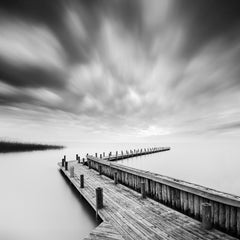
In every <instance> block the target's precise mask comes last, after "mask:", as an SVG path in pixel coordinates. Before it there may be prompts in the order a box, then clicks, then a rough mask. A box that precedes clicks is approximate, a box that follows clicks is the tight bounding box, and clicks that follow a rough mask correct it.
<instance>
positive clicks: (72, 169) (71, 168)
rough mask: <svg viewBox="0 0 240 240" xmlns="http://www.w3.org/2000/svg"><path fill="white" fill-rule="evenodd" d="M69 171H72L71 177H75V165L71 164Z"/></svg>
mask: <svg viewBox="0 0 240 240" xmlns="http://www.w3.org/2000/svg"><path fill="white" fill-rule="evenodd" d="M69 173H70V178H73V177H74V166H71V167H70V168H69Z"/></svg>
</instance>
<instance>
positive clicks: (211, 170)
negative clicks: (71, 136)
mask: <svg viewBox="0 0 240 240" xmlns="http://www.w3.org/2000/svg"><path fill="white" fill-rule="evenodd" d="M67 145H68V146H69V147H68V148H66V149H63V150H56V151H44V152H24V153H14V154H1V155H0V164H1V167H0V189H1V204H0V239H4V240H16V239H18V240H40V239H47V240H48V239H49V240H50V239H51V240H52V239H58V240H65V239H71V240H74V239H78V240H79V239H82V238H84V237H85V236H87V235H88V233H89V232H90V231H91V230H92V229H93V228H94V227H95V226H97V223H96V221H95V213H94V212H93V211H92V209H91V208H90V207H89V205H88V204H87V203H86V202H85V201H83V199H81V198H80V197H79V194H77V193H76V191H75V190H74V188H73V187H70V185H69V183H68V182H67V181H66V180H65V178H64V177H63V176H62V175H61V174H60V172H59V170H58V168H57V162H59V161H61V158H62V156H63V155H64V154H65V155H67V160H73V159H74V158H75V154H76V153H78V154H79V155H80V156H81V157H83V156H85V155H86V153H91V154H94V153H95V152H98V153H102V152H103V151H105V152H109V151H112V152H114V151H116V150H118V151H121V150H129V149H134V148H145V147H154V146H171V150H170V151H167V152H162V153H157V154H151V155H147V156H142V157H136V158H133V159H128V160H124V161H122V162H121V164H125V165H128V166H133V167H136V168H139V169H144V170H149V171H152V172H157V173H160V174H163V175H167V176H171V177H174V178H179V179H183V180H186V181H190V182H194V183H198V184H201V185H205V186H208V187H212V188H215V189H219V190H222V191H226V192H230V193H233V194H238V195H240V187H239V183H240V175H239V174H238V169H239V156H240V150H239V148H238V144H237V143H235V144H234V143H232V144H223V143H221V144H220V143H218V144H213V143H211V144H209V143H207V144H206V143H204V144H199V143H198V144H189V143H188V144H169V143H168V144H159V143H157V144H146V143H141V144H132V143H125V144H123V143H119V144H113V143H111V144H109V143H107V144H106V143H95V144H87V143H85V144H84V143H76V142H75V143H70V142H69V143H67Z"/></svg>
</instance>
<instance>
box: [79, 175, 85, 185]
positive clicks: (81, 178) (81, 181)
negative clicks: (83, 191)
mask: <svg viewBox="0 0 240 240" xmlns="http://www.w3.org/2000/svg"><path fill="white" fill-rule="evenodd" d="M80 188H84V175H83V174H81V175H80Z"/></svg>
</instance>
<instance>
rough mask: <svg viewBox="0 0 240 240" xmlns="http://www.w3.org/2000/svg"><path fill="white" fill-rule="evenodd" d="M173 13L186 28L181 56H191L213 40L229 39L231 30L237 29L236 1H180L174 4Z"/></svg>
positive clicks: (239, 4) (239, 8)
mask: <svg viewBox="0 0 240 240" xmlns="http://www.w3.org/2000/svg"><path fill="white" fill-rule="evenodd" d="M173 12H174V14H176V15H177V16H178V17H179V18H180V19H182V21H184V24H185V27H186V38H187V41H186V43H185V46H184V48H183V49H182V52H183V55H187V56H189V55H190V56H191V55H192V54H194V53H196V52H197V51H199V49H200V48H201V47H203V46H204V45H205V44H206V43H207V42H209V41H211V40H213V39H215V38H218V37H224V38H230V39H231V30H233V29H236V28H237V29H239V23H240V15H239V12H240V2H239V1H237V0H230V1H224V0H220V1H219V0H202V1H189V0H180V1H176V2H175V8H174V11H173ZM229 33H230V35H229Z"/></svg>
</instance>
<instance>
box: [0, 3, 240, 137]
mask: <svg viewBox="0 0 240 240" xmlns="http://www.w3.org/2000/svg"><path fill="white" fill-rule="evenodd" d="M239 10H240V4H239V3H238V1H237V0H230V1H228V2H226V1H217V0H213V1H207V0H201V1H197V2H194V3H190V2H189V1H186V0H150V1H144V0H142V1H136V0H133V1H127V0H121V1H120V0H114V1H104V0H103V1H75V0H71V1H68V2H64V1H61V0H57V1H56V2H55V3H54V4H53V3H51V2H49V1H45V0H44V1H42V2H41V4H39V1H36V0H33V1H31V3H30V2H28V1H22V2H18V3H16V2H14V1H3V2H1V17H0V28H1V35H0V108H1V109H2V111H1V112H2V114H1V119H0V120H1V122H3V121H4V122H5V121H6V119H7V121H8V124H10V123H9V122H11V125H12V126H14V124H15V126H16V127H17V125H18V124H17V122H18V121H20V120H21V121H24V122H25V123H26V124H33V125H34V126H38V127H36V129H37V128H39V129H42V128H44V126H48V127H49V128H50V126H53V125H54V128H53V129H55V130H54V131H60V130H59V129H58V130H56V129H57V127H58V128H60V129H62V128H63V126H64V128H65V133H66V136H67V135H68V136H70V135H71V134H72V135H74V136H75V138H77V134H76V133H75V132H76V131H75V130H77V132H82V133H83V132H85V133H87V132H88V133H92V134H93V135H94V136H95V135H99V136H100V135H101V134H103V135H104V134H105V135H106V136H107V135H108V134H109V136H110V135H111V137H114V134H115V136H118V137H119V136H122V138H124V136H125V137H129V136H131V137H132V138H134V136H135V137H137V138H143V137H151V136H153V137H155V136H162V135H174V134H189V133H191V134H199V133H204V134H206V133H211V134H212V132H214V133H215V134H218V133H223V132H228V131H232V130H233V129H235V130H237V129H239V123H238V122H239V121H238V119H239V115H240V110H239V102H240V97H239V96H240V94H239V91H240V89H239V86H240V81H239V79H240V78H239V77H240V72H239V60H240V44H239V40H240V24H239V23H240V21H239V20H240V16H239V14H238V13H239ZM23 113H24V114H23ZM4 124H6V123H4ZM13 128H14V127H13ZM36 129H35V130H36ZM74 129H75V130H74ZM38 131H39V130H38ZM113 133H114V134H113ZM3 134H4V135H6V136H7V135H8V130H7V128H5V130H4V131H3ZM11 134H12V133H11ZM11 134H10V135H11ZM61 135H62V136H64V130H61ZM86 135H87V134H86Z"/></svg>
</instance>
